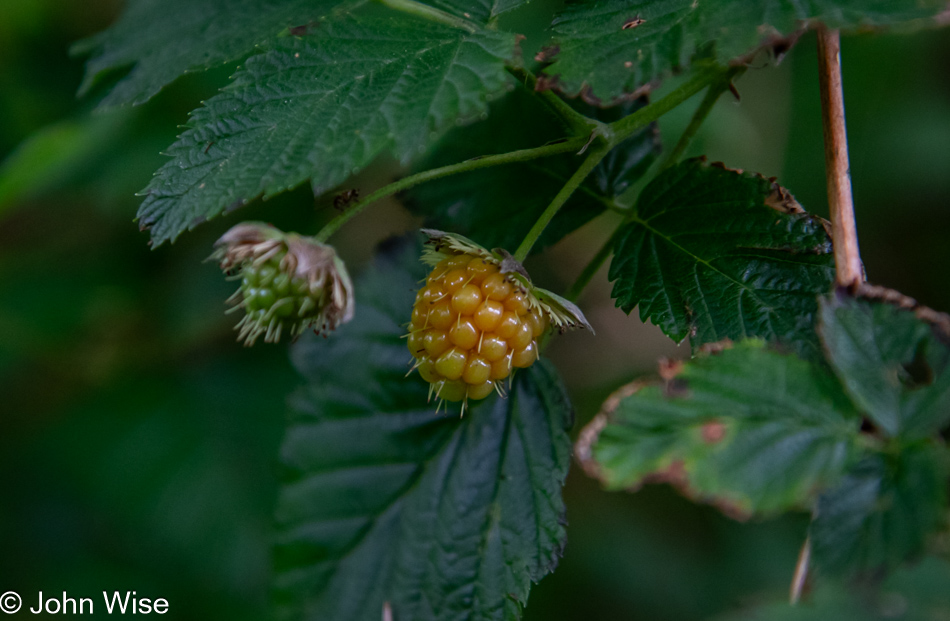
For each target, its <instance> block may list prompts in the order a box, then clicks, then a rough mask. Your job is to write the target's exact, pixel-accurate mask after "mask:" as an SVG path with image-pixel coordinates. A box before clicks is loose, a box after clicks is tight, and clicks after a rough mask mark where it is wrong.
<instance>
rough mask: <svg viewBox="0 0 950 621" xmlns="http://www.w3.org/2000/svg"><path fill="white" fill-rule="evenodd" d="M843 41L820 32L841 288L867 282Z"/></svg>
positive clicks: (835, 34) (820, 78)
mask: <svg viewBox="0 0 950 621" xmlns="http://www.w3.org/2000/svg"><path fill="white" fill-rule="evenodd" d="M840 49H841V39H840V36H839V34H838V31H837V30H827V29H825V28H823V27H822V28H819V29H818V81H819V85H820V87H821V116H822V125H823V126H824V134H825V173H826V175H827V180H828V205H829V208H830V209H831V228H832V237H833V238H834V245H835V268H836V272H837V279H838V284H840V285H845V286H846V285H851V284H854V283H859V282H862V281H863V280H864V267H863V265H862V264H861V253H860V251H859V250H858V231H857V227H856V225H855V221H854V201H853V199H852V197H851V173H850V170H849V165H848V136H847V133H846V132H845V126H844V95H843V93H842V90H841V58H840Z"/></svg>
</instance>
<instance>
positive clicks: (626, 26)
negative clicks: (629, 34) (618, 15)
mask: <svg viewBox="0 0 950 621" xmlns="http://www.w3.org/2000/svg"><path fill="white" fill-rule="evenodd" d="M645 21H647V20H645V19H643V18H642V17H640V16H639V15H637V16H636V17H632V18H630V19H628V20H627V21H625V22H624V23H623V26H621V27H620V29H621V30H630V29H631V28H636V27H637V26H639V25H640V24H642V23H644V22H645Z"/></svg>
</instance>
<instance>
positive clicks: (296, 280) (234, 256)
mask: <svg viewBox="0 0 950 621" xmlns="http://www.w3.org/2000/svg"><path fill="white" fill-rule="evenodd" d="M211 256H212V258H214V259H216V260H217V261H219V263H220V265H221V269H222V270H224V271H225V272H227V273H229V274H232V275H234V277H235V278H236V279H240V281H241V286H240V287H239V288H238V290H237V291H236V292H235V293H234V295H232V296H231V298H230V299H229V300H228V301H229V302H231V303H233V304H234V305H235V306H234V310H237V309H243V310H244V313H245V314H244V318H243V319H241V321H240V322H239V323H238V325H237V326H236V328H235V329H236V330H239V331H240V333H239V335H238V340H241V341H244V344H245V345H253V344H254V342H255V341H256V340H257V339H258V338H259V337H260V336H261V335H263V336H264V341H265V342H268V343H275V342H277V341H278V340H280V337H281V335H283V334H289V335H290V336H291V337H292V338H296V337H297V336H299V335H300V334H301V333H302V332H303V331H304V330H306V329H308V328H311V327H312V328H314V330H315V331H316V332H317V333H318V334H319V333H324V334H325V333H327V332H329V331H331V330H334V329H336V327H337V326H339V325H341V324H344V323H346V322H347V321H349V320H350V319H352V318H353V309H354V302H353V283H352V282H351V281H350V277H349V275H348V274H347V272H346V266H345V265H344V264H343V261H341V260H340V258H339V257H337V256H336V251H335V250H334V249H333V247H332V246H328V245H326V244H321V243H320V242H317V241H315V240H314V239H312V238H310V237H303V236H301V235H297V234H296V233H284V232H283V231H281V230H279V229H276V228H274V227H272V226H270V225H268V224H263V223H260V222H244V223H242V224H238V225H237V226H235V227H233V228H232V229H231V230H229V231H228V232H227V233H225V234H224V235H222V236H221V239H219V240H218V241H217V242H215V251H214V254H212V255H211Z"/></svg>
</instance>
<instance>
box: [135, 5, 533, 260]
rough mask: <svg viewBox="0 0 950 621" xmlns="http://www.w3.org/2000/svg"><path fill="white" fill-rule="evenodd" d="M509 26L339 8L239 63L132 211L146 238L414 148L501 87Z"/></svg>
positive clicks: (331, 181) (160, 237)
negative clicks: (472, 27) (466, 27)
mask: <svg viewBox="0 0 950 621" xmlns="http://www.w3.org/2000/svg"><path fill="white" fill-rule="evenodd" d="M515 45H516V38H515V35H511V34H506V33H499V32H493V31H487V30H484V31H479V32H476V33H474V34H469V33H467V32H464V31H460V30H458V29H455V28H451V27H448V26H443V25H441V24H434V23H431V22H427V21H421V20H418V19H416V18H411V17H405V16H402V15H398V16H392V15H390V14H389V13H385V14H383V15H377V14H375V13H372V12H371V13H369V14H360V15H358V16H350V15H341V16H339V17H336V18H335V19H333V20H330V21H327V22H322V23H321V24H320V26H319V27H318V28H314V29H313V30H312V31H311V33H310V34H308V35H306V36H303V37H284V38H282V39H280V41H279V42H278V43H276V44H275V45H274V47H273V49H271V50H269V51H267V52H265V53H264V54H261V55H258V56H254V57H252V58H251V59H250V60H248V62H247V65H246V67H245V68H244V69H243V70H241V71H240V72H239V73H238V74H237V75H236V76H235V79H234V82H233V83H232V84H231V85H230V86H229V87H228V88H227V89H225V90H224V92H222V93H221V94H219V95H217V96H215V97H213V98H211V99H210V100H208V101H207V102H206V104H205V106H204V107H202V108H199V109H198V110H196V111H195V112H194V114H193V116H192V118H191V120H190V123H189V126H190V128H189V129H188V130H187V131H186V132H185V133H184V134H182V136H181V138H180V139H179V140H178V142H176V143H175V144H174V145H172V147H171V148H170V149H169V152H168V154H169V155H170V156H171V157H172V161H170V162H168V164H166V165H165V166H163V167H162V168H161V169H160V170H159V171H158V173H157V175H156V176H155V178H154V179H153V180H152V182H151V183H150V184H149V185H148V187H147V188H146V189H145V192H144V193H145V194H146V198H145V200H144V202H143V203H142V206H141V208H140V209H139V219H140V223H141V225H142V226H143V227H147V228H151V231H152V238H153V240H154V241H155V242H156V243H161V242H163V241H165V240H169V239H174V237H175V236H177V235H178V234H179V233H181V232H182V231H184V230H185V229H187V228H190V227H193V226H195V225H196V224H197V223H199V222H202V221H203V220H205V219H207V218H211V217H213V216H216V215H218V214H220V213H221V212H222V211H223V210H225V209H226V208H234V207H238V206H240V205H243V204H245V203H247V202H248V201H249V200H252V199H254V198H256V197H258V196H262V195H263V196H264V197H265V198H266V197H268V196H272V195H274V194H277V193H279V192H282V191H284V190H286V189H288V188H292V187H294V186H296V185H299V184H301V183H303V182H304V181H305V180H307V179H308V178H309V179H311V182H312V184H313V186H314V189H315V191H317V192H318V193H319V192H321V191H323V190H326V189H327V188H330V187H332V186H334V185H336V184H338V183H340V182H342V181H343V180H344V179H346V178H347V177H348V176H349V175H350V174H352V173H353V172H355V171H357V170H359V169H360V168H361V167H363V166H366V165H367V164H369V163H370V162H371V161H372V160H373V159H374V158H375V157H376V156H377V155H379V154H380V153H383V152H385V151H389V152H392V153H393V154H395V155H396V156H397V157H399V158H400V159H402V160H404V161H405V160H408V159H410V158H411V157H413V156H417V155H418V154H419V153H420V152H421V151H423V150H424V149H425V148H426V146H427V145H428V144H429V143H430V142H431V141H432V140H433V139H434V138H435V137H437V136H438V134H439V133H441V132H442V131H444V130H445V129H447V128H448V127H449V126H451V125H453V124H454V123H455V122H456V121H458V120H460V119H465V118H470V117H473V116H476V115H478V114H481V113H483V112H484V111H485V109H486V103H485V98H486V96H487V95H489V94H491V93H494V92H496V91H500V90H501V89H503V88H504V85H505V79H506V73H505V69H504V65H505V62H506V61H508V60H510V59H511V58H512V56H513V55H514V51H515Z"/></svg>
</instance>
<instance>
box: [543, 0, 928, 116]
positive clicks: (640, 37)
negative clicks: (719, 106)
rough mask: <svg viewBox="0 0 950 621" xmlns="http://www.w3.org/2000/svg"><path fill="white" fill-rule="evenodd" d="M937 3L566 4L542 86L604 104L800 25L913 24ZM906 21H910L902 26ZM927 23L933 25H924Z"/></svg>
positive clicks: (665, 0) (649, 0)
mask: <svg viewBox="0 0 950 621" xmlns="http://www.w3.org/2000/svg"><path fill="white" fill-rule="evenodd" d="M945 8H946V3H945V2H943V0H923V1H920V2H907V1H906V0H872V1H870V2H869V1H868V0H804V1H802V2H779V1H777V0H711V1H706V2H696V1H695V0H593V1H586V2H578V3H576V4H572V5H569V6H568V7H567V8H566V9H565V10H564V12H563V13H561V14H560V15H559V16H558V17H557V18H556V19H555V20H554V24H553V26H552V29H553V31H554V43H553V45H552V46H551V47H550V48H549V50H548V51H547V52H546V53H545V56H546V57H547V59H548V60H553V64H552V65H551V66H549V67H548V68H546V69H545V75H546V77H547V78H548V83H549V84H554V85H555V87H556V88H558V89H559V90H560V91H561V92H563V93H565V94H567V95H569V96H575V95H577V94H578V93H581V92H585V95H586V97H587V98H594V99H599V100H601V101H604V102H610V101H613V100H615V99H618V98H620V97H622V96H623V95H624V94H625V93H631V92H633V91H635V90H636V89H637V88H639V87H640V86H643V85H645V84H648V83H650V82H653V81H655V80H658V79H662V78H665V77H667V76H668V75H670V73H672V72H673V71H678V70H680V69H684V68H686V67H688V66H689V64H690V63H691V62H692V61H694V60H695V59H696V58H697V57H702V58H711V59H713V60H715V61H718V62H723V63H725V62H728V61H730V60H733V59H735V58H738V57H740V56H744V55H746V54H748V53H750V52H752V51H754V50H755V49H756V48H758V47H759V46H762V45H765V44H769V43H775V42H776V41H778V40H779V39H780V38H781V37H785V36H789V35H794V34H795V33H796V32H797V31H799V30H800V29H801V28H802V27H803V23H804V22H806V21H812V20H815V21H820V22H824V23H825V24H827V25H828V26H829V27H831V28H841V29H845V30H848V29H852V30H855V29H864V28H869V27H874V28H881V27H888V26H903V27H913V26H916V25H918V23H917V22H913V20H921V22H920V23H919V24H920V25H924V24H925V23H928V22H924V21H923V20H924V18H928V17H933V16H935V15H937V14H938V13H940V12H941V11H943V10H944V9H945ZM908 22H912V23H908ZM930 23H932V20H931V22H930Z"/></svg>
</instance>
